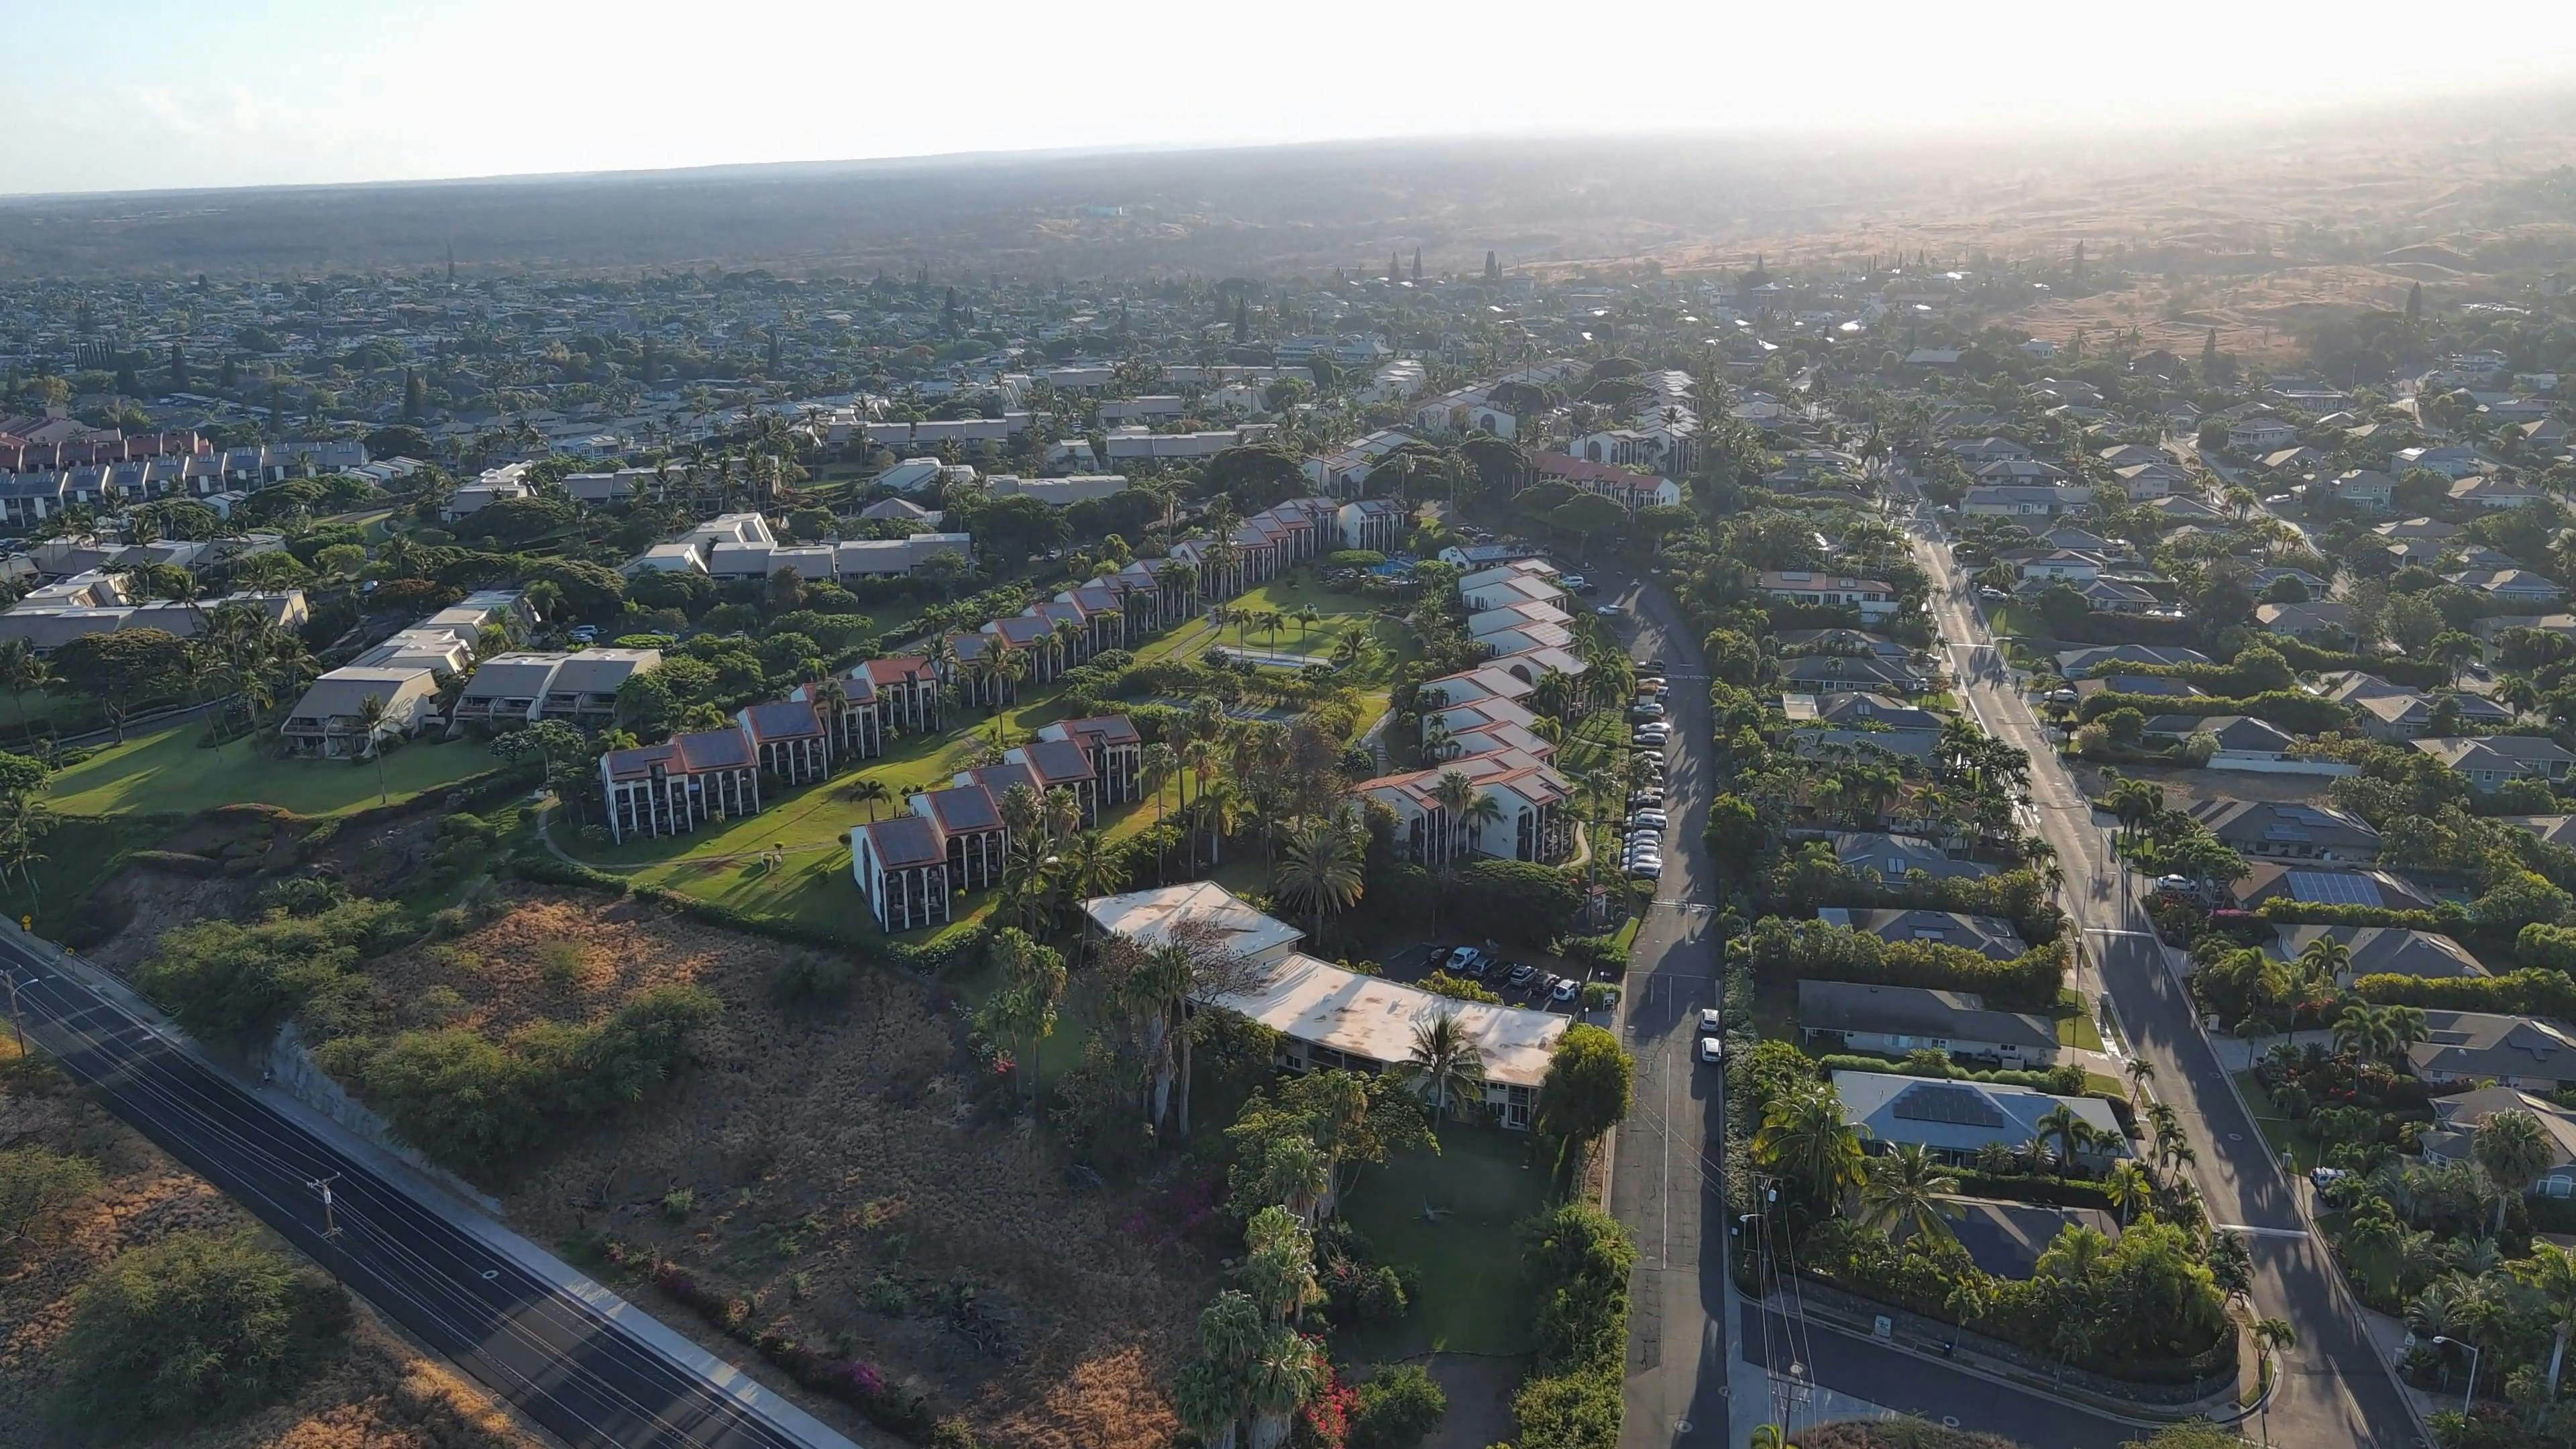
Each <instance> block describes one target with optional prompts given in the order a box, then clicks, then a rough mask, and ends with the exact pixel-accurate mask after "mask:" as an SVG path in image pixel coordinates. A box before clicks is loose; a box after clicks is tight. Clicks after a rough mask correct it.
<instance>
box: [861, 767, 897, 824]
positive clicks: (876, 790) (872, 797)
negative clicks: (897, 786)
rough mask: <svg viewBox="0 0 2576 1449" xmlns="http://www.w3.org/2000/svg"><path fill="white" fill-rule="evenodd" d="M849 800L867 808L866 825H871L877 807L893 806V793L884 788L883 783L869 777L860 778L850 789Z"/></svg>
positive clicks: (874, 820)
mask: <svg viewBox="0 0 2576 1449" xmlns="http://www.w3.org/2000/svg"><path fill="white" fill-rule="evenodd" d="M850 798H851V799H853V800H857V801H859V802H861V803H863V804H865V805H866V806H867V807H868V823H869V824H871V825H873V824H875V823H876V818H877V807H878V806H880V805H890V804H893V803H894V792H893V791H891V790H889V789H887V788H886V782H885V781H883V780H880V779H877V778H876V777H875V776H873V775H871V776H865V777H862V778H861V779H860V780H859V781H858V783H856V784H854V785H852V786H851V787H850Z"/></svg>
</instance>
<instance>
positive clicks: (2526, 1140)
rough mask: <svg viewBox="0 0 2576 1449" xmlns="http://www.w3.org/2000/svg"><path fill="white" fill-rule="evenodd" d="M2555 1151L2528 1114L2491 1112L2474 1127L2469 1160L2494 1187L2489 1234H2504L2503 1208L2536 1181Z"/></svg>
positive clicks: (2535, 1121)
mask: <svg viewBox="0 0 2576 1449" xmlns="http://www.w3.org/2000/svg"><path fill="white" fill-rule="evenodd" d="M2556 1151H2557V1149H2556V1144H2554V1143H2552V1142H2551V1141H2550V1140H2549V1133H2548V1130H2547V1129H2546V1128H2544V1127H2542V1126H2541V1125H2540V1119H2539V1118H2538V1117H2536V1116H2534V1115H2532V1114H2531V1113H2529V1112H2493V1113H2489V1114H2488V1116H2487V1120H2485V1121H2484V1122H2481V1123H2479V1124H2478V1128H2477V1131H2476V1132H2475V1133H2474V1134H2472V1135H2471V1136H2470V1138H2469V1156H2470V1157H2471V1158H2473V1159H2474V1160H2475V1161H2476V1162H2477V1164H2478V1166H2479V1167H2480V1168H2481V1169H2483V1170H2484V1171H2485V1172H2486V1175H2487V1179H2488V1180H2489V1181H2490V1182H2493V1183H2494V1184H2495V1186H2496V1206H2495V1226H2493V1227H2492V1228H2489V1229H2488V1231H2489V1232H2491V1233H2502V1232H2503V1231H2504V1209H2505V1204H2506V1203H2507V1202H2508V1201H2509V1200H2510V1199H2512V1198H2513V1197H2515V1196H2516V1195H2518V1194H2520V1193H2523V1192H2525V1191H2528V1190H2529V1189H2530V1187H2531V1185H2532V1184H2533V1183H2535V1182H2537V1181H2539V1180H2540V1174H2542V1173H2544V1172H2546V1171H2548V1170H2549V1164H2550V1162H2551V1160H2552V1159H2553V1158H2554V1157H2555V1156H2556Z"/></svg>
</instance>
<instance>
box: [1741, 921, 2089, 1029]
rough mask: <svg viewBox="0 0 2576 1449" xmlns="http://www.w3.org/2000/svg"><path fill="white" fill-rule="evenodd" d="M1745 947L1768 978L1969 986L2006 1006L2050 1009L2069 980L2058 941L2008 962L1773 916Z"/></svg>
mask: <svg viewBox="0 0 2576 1449" xmlns="http://www.w3.org/2000/svg"><path fill="white" fill-rule="evenodd" d="M1749 949H1750V950H1751V952H1752V958H1753V970H1754V972H1755V974H1757V975H1760V976H1763V977H1766V978H1768V979H1771V980H1773V981H1810V980H1813V981H1859V982H1866V983H1869V984H1871V985H1877V986H1917V987H1923V988H1926V989H1930V990H1935V991H1973V992H1976V993H1978V994H1979V995H1981V996H1983V997H1985V998H1986V1001H1987V1004H1988V1005H1990V1006H1996V1007H2000V1008H2004V1009H2008V1010H2021V1011H2039V1010H2048V1009H2051V1008H2053V1007H2055V1006H2056V1005H2057V993H2058V991H2059V990H2060V988H2062V987H2063V986H2064V985H2065V982H2066V948H2065V946H2064V945H2062V944H2059V943H2056V942H2051V943H2050V944H2048V945H2045V946H2039V947H2034V948H2033V949H2031V950H2028V951H2025V952H2023V953H2022V954H2021V955H2019V956H2017V957H2014V958H2013V959H2012V960H2010V961H1997V960H1995V959H1993V958H1992V957H1989V956H1987V955H1985V954H1984V953H1983V952H1979V951H1971V950H1969V949H1967V948H1966V947H1964V946H1949V945H1943V944H1941V943H1939V942H1933V941H1887V940H1882V939H1881V938H1880V937H1879V936H1877V935H1876V934H1875V933H1873V932H1869V931H1864V930H1859V929H1856V928H1853V927H1849V926H1835V925H1829V924H1826V923H1825V922H1822V921H1795V922H1793V921H1786V920H1782V919H1780V918H1778V917H1776V916H1775V917H1769V918H1766V919H1764V920H1763V921H1761V922H1759V923H1758V924H1756V925H1755V926H1754V928H1753V934H1752V936H1751V938H1750V947H1749Z"/></svg>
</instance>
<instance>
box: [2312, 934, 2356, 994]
mask: <svg viewBox="0 0 2576 1449" xmlns="http://www.w3.org/2000/svg"><path fill="white" fill-rule="evenodd" d="M2351 969H2352V947H2351V946H2350V945H2348V944H2346V943H2345V942H2344V941H2342V940H2341V939H2339V938H2337V937H2335V936H2332V935H2320V936H2319V937H2317V938H2316V939H2315V940H2313V941H2310V942H2309V943H2308V944H2307V945H2305V946H2303V947H2301V948H2300V949H2299V971H2300V974H2301V976H2302V978H2303V979H2304V980H2305V981H2307V982H2308V983H2310V984H2313V985H2318V986H2331V985H2333V984H2334V981H2335V978H2337V977H2339V976H2341V975H2343V973H2345V972H2346V971H2349V970H2351Z"/></svg>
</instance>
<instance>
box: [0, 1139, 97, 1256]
mask: <svg viewBox="0 0 2576 1449" xmlns="http://www.w3.org/2000/svg"><path fill="white" fill-rule="evenodd" d="M98 1186H99V1175H98V1166H97V1164H95V1163H93V1162H91V1161H90V1160H89V1159H88V1158H86V1157H69V1156H66V1155H64V1154H62V1153H59V1152H49V1151H47V1150H46V1149H44V1148H42V1147H17V1148H12V1149H10V1150H9V1151H7V1152H0V1243H8V1242H12V1241H15V1240H18V1239H23V1238H32V1237H35V1236H37V1235H38V1234H39V1233H41V1232H43V1231H44V1230H45V1229H46V1228H47V1227H50V1226H51V1225H52V1220H53V1219H54V1218H56V1217H58V1216H60V1215H61V1214H62V1213H64V1212H66V1211H68V1210H70V1208H71V1207H72V1205H73V1204H75V1203H78V1202H82V1201H84V1200H86V1199H87V1198H88V1197H89V1196H90V1195H91V1194H92V1193H95V1192H97V1191H98Z"/></svg>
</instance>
